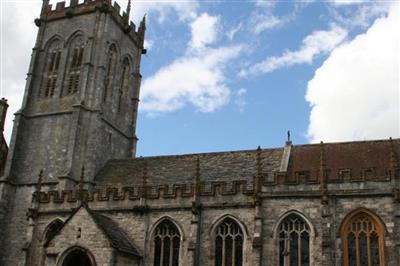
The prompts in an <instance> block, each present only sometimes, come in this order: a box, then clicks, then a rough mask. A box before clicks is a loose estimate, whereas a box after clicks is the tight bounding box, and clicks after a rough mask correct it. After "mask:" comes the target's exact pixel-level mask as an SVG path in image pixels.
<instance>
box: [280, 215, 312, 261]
mask: <svg viewBox="0 0 400 266" xmlns="http://www.w3.org/2000/svg"><path fill="white" fill-rule="evenodd" d="M279 265H280V266H308V265H310V228H309V226H308V224H307V223H306V222H305V221H304V219H303V218H301V217H300V216H299V215H297V214H290V215H288V216H287V217H286V218H285V219H284V220H283V221H282V222H281V224H280V225H279Z"/></svg>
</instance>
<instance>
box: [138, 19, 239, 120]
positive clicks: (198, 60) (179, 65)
mask: <svg viewBox="0 0 400 266" xmlns="http://www.w3.org/2000/svg"><path fill="white" fill-rule="evenodd" d="M218 22H219V18H218V17H215V16H211V15H209V14H207V13H203V14H201V15H200V16H199V17H197V18H196V19H194V20H193V21H192V22H191V23H190V28H191V33H192V38H191V40H190V41H189V43H188V46H187V49H186V52H185V54H184V55H183V56H182V57H180V58H178V59H176V60H174V61H173V62H172V63H171V64H169V65H167V66H165V67H163V68H161V69H160V70H159V71H157V72H156V73H155V74H154V75H153V76H151V77H149V78H146V79H145V80H144V81H143V85H142V90H141V104H140V110H142V111H145V112H147V113H149V114H157V113H161V112H171V111H175V110H177V109H180V108H182V107H184V106H186V105H187V104H190V105H193V106H195V107H196V108H197V109H198V110H200V111H202V112H212V111H214V110H216V109H218V108H219V107H221V106H222V105H224V104H226V103H227V102H228V100H229V96H230V89H229V88H228V86H227V85H226V82H225V79H226V78H225V73H224V70H225V67H226V64H227V63H228V62H229V61H230V60H232V59H234V58H236V57H237V56H238V55H239V53H240V51H241V50H242V47H241V46H225V47H218V48H212V47H210V45H211V44H214V43H215V42H216V40H217V36H218V34H219V29H220V28H219V23H218ZM205 48H206V49H207V52H206V53H204V49H205Z"/></svg>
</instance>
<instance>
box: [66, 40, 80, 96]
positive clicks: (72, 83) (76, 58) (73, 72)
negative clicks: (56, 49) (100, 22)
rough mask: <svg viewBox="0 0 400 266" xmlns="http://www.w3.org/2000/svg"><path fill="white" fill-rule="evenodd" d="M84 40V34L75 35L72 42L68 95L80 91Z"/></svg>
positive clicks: (69, 59) (69, 57) (69, 58)
mask: <svg viewBox="0 0 400 266" xmlns="http://www.w3.org/2000/svg"><path fill="white" fill-rule="evenodd" d="M83 51H84V42H83V38H82V36H78V37H75V38H74V40H73V41H72V42H71V44H70V49H69V54H68V64H69V66H68V75H67V91H66V93H65V94H66V95H68V94H74V93H76V92H78V86H79V79H80V75H81V68H82V60H83Z"/></svg>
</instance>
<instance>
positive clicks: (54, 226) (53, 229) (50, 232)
mask: <svg viewBox="0 0 400 266" xmlns="http://www.w3.org/2000/svg"><path fill="white" fill-rule="evenodd" d="M63 224H64V223H63V221H61V220H60V219H55V220H54V221H52V222H51V223H50V224H49V225H48V226H47V228H46V230H45V232H44V238H43V240H44V242H43V243H44V244H45V245H46V244H47V243H48V242H49V241H50V240H51V239H52V238H53V237H54V236H55V235H56V234H57V232H58V231H59V230H60V228H61V227H62V226H63Z"/></svg>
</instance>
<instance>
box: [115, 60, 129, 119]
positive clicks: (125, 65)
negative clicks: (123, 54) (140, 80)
mask: <svg viewBox="0 0 400 266" xmlns="http://www.w3.org/2000/svg"><path fill="white" fill-rule="evenodd" d="M129 71H130V69H129V60H128V59H127V58H125V59H124V61H123V62H122V72H121V86H120V87H119V92H118V112H121V105H122V100H123V96H124V94H127V87H128V82H129Z"/></svg>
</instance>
